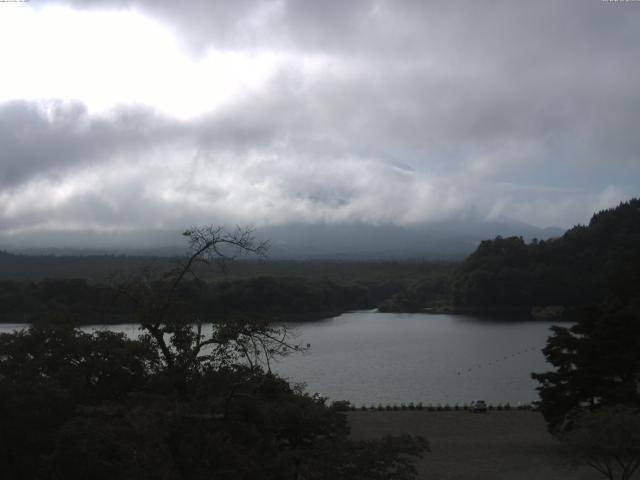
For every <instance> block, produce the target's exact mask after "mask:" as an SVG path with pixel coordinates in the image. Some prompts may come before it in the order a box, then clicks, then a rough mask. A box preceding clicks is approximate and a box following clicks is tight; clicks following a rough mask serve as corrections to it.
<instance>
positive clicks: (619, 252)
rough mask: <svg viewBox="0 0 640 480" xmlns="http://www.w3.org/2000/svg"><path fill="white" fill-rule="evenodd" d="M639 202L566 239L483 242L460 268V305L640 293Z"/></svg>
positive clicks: (582, 300) (572, 303) (527, 305)
mask: <svg viewBox="0 0 640 480" xmlns="http://www.w3.org/2000/svg"><path fill="white" fill-rule="evenodd" d="M639 272H640V200H638V199H634V200H631V201H629V202H625V203H622V204H620V205H619V206H618V207H616V208H613V209H609V210H604V211H601V212H599V213H596V214H595V215H593V217H592V219H591V221H590V222H589V225H588V226H576V227H574V228H572V229H570V230H569V231H567V232H566V233H565V234H564V235H563V236H562V237H559V238H556V239H549V240H540V241H538V240H534V241H532V242H531V243H529V244H526V243H525V242H524V241H523V239H522V238H519V237H510V238H501V237H497V238H496V239H495V240H487V241H484V242H482V243H481V244H480V246H479V247H478V249H477V250H476V251H475V252H474V253H473V254H472V255H470V256H469V257H468V258H467V259H466V260H465V261H464V263H463V264H462V265H461V266H460V267H459V268H458V270H457V272H456V274H455V278H454V282H453V292H452V301H453V305H454V307H456V308H460V309H464V308H469V309H483V308H487V309H491V308H516V309H527V310H529V309H531V307H534V306H552V305H557V306H563V307H578V306H585V305H596V304H600V303H601V302H603V301H604V300H605V298H606V297H607V296H608V294H609V292H610V291H612V290H615V291H616V292H627V293H626V294H627V295H632V294H634V292H635V295H637V294H638V293H637V292H640V280H639Z"/></svg>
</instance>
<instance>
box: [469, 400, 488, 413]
mask: <svg viewBox="0 0 640 480" xmlns="http://www.w3.org/2000/svg"><path fill="white" fill-rule="evenodd" d="M471 411H472V412H473V413H487V402H485V401H484V400H476V401H474V402H471Z"/></svg>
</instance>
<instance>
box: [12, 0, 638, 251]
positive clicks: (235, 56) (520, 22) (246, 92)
mask: <svg viewBox="0 0 640 480" xmlns="http://www.w3.org/2000/svg"><path fill="white" fill-rule="evenodd" d="M639 34H640V2H638V1H626V2H624V1H601V0H577V1H572V0H564V1H562V2H558V1H546V0H536V1H533V0H531V1H519V2H513V1H500V0H492V1H488V0H486V1H478V0H473V1H458V0H450V1H446V2H444V1H437V2H436V1H434V2H429V1H423V0H351V1H348V2H345V1H341V0H323V1H322V2H320V1H316V0H308V1H307V0H297V1H296V0H277V1H271V0H234V1H232V2H231V1H221V0H220V1H215V0H212V1H207V0H191V1H189V2H180V1H178V0H173V1H168V0H139V1H128V0H113V1H104V0H82V1H80V0H78V1H73V0H68V1H55V0H51V1H47V0H31V1H28V2H21V3H19V2H1V3H0V65H2V67H1V68H2V75H1V76H0V146H1V148H0V245H20V244H25V245H27V244H28V245H39V246H48V245H47V243H48V242H49V243H51V242H54V243H55V242H58V243H60V242H61V243H64V242H67V243H74V244H78V243H80V244H82V243H83V242H85V243H87V245H86V246H91V245H90V244H91V242H94V241H95V239H96V238H98V237H102V238H115V237H118V238H131V239H134V238H135V239H138V240H136V241H142V240H140V239H145V238H146V239H149V238H151V237H153V236H154V235H155V233H157V234H158V235H160V233H161V232H174V231H181V230H183V229H184V228H185V227H187V226H189V225H193V224H197V225H198V224H216V225H222V224H224V225H236V224H239V225H247V224H251V225H254V226H257V227H261V226H269V225H271V226H273V225H276V226H277V225H287V224H291V223H295V224H314V223H323V224H329V225H333V224H336V225H337V224H352V223H365V224H372V225H398V226H411V225H424V224H430V223H434V222H442V221H465V220H470V219H472V220H480V221H484V220H487V221H493V220H496V219H514V220H517V221H520V222H526V223H530V224H533V225H536V226H540V227H546V226H559V227H565V228H566V227H571V226H572V225H575V224H578V223H585V222H588V220H589V218H590V216H591V214H592V213H593V212H594V211H596V210H600V209H603V208H609V207H613V206H615V205H617V204H618V203H619V202H620V201H623V200H627V199H629V198H631V197H634V196H639V195H640V134H639V133H640V128H639V127H640V123H639V122H640V82H639V81H638V79H640V42H639V41H638V35H639ZM154 232H155V233H154ZM54 239H55V241H54Z"/></svg>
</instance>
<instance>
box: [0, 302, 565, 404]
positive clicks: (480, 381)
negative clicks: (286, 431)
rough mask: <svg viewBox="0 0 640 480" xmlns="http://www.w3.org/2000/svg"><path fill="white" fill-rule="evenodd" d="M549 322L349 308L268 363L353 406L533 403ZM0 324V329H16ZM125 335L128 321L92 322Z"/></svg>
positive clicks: (313, 326)
mask: <svg viewBox="0 0 640 480" xmlns="http://www.w3.org/2000/svg"><path fill="white" fill-rule="evenodd" d="M551 325H553V323H552V322H546V321H520V320H490V319H485V318H483V319H479V318H475V317H471V316H465V315H432V314H397V313H378V312H373V311H372V312H369V311H367V312H352V313H346V314H343V315H340V316H338V317H335V318H330V319H326V320H322V321H314V322H307V323H297V324H289V325H288V326H289V327H291V328H293V329H295V332H296V340H297V341H298V342H300V343H302V344H303V345H306V344H307V343H309V344H311V348H310V349H309V351H308V352H306V353H304V354H301V353H295V354H293V355H291V356H289V357H286V358H284V359H281V360H280V361H278V362H277V363H275V364H274V365H273V366H272V367H273V369H274V370H275V371H277V372H278V373H280V375H282V376H284V377H286V378H288V379H289V380H291V381H293V382H306V385H307V390H309V391H310V392H319V393H320V394H322V395H323V396H327V397H329V398H330V399H332V400H350V401H351V402H353V403H355V404H356V405H362V404H366V405H370V404H374V405H377V404H378V403H382V404H387V403H401V402H404V403H408V402H423V403H424V404H425V405H426V404H428V403H432V404H438V403H442V404H445V403H449V404H451V405H453V404H455V403H459V404H461V405H462V404H464V403H468V402H470V401H472V400H474V399H483V400H486V401H488V402H491V403H499V402H502V403H504V402H510V403H511V404H512V405H517V404H518V403H528V402H531V401H534V400H537V393H536V390H535V387H536V385H537V383H536V382H534V381H533V380H531V378H530V373H531V372H533V371H536V372H540V371H545V370H548V369H549V368H550V366H549V365H548V364H547V363H546V361H545V359H544V356H543V355H542V352H541V349H542V348H543V347H544V345H545V341H546V339H547V337H548V335H549V327H550V326H551ZM22 327H23V326H22V325H11V324H0V332H6V331H11V330H12V329H15V328H22ZM96 328H108V329H110V330H114V331H121V332H124V333H126V334H127V335H129V336H132V337H135V336H137V335H138V333H139V331H138V327H137V325H133V324H125V325H112V326H107V327H100V326H92V327H86V329H87V330H93V329H96Z"/></svg>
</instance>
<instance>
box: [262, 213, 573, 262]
mask: <svg viewBox="0 0 640 480" xmlns="http://www.w3.org/2000/svg"><path fill="white" fill-rule="evenodd" d="M256 233H257V234H258V235H260V236H261V237H262V238H269V239H271V245H272V247H271V249H270V252H269V255H270V257H272V258H288V259H354V260H355V259H360V260H372V259H378V260H380V259H394V260H406V259H428V260H462V259H463V258H465V257H466V256H467V255H469V254H470V253H471V252H473V250H474V249H475V248H476V247H477V246H478V244H479V243H480V242H481V241H482V240H484V239H485V238H492V237H495V236H496V235H502V236H511V235H518V236H522V237H523V238H525V239H533V238H540V239H545V238H550V237H555V236H559V235H562V234H563V233H564V230H562V229H560V228H538V227H535V226H533V225H528V224H526V223H521V222H515V221H511V220H508V219H504V220H502V221H496V222H485V221H475V220H473V221H472V220H469V221H447V222H444V221H443V222H435V223H429V224H422V225H412V226H395V225H368V224H358V223H354V224H338V225H336V224H308V225H307V224H294V225H284V226H280V227H268V228H262V229H260V230H258V231H257V232H256Z"/></svg>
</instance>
